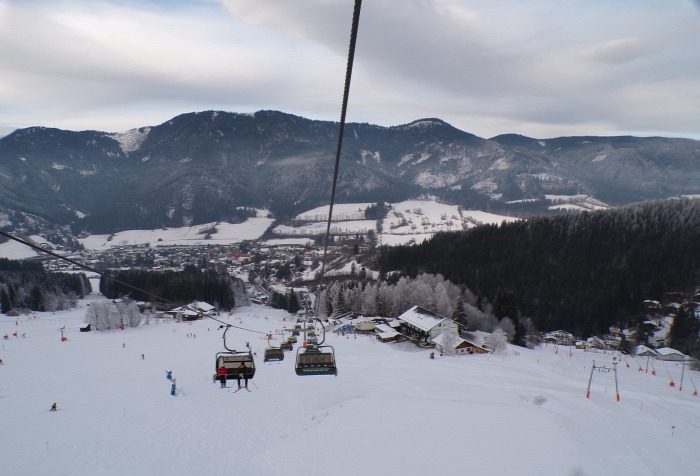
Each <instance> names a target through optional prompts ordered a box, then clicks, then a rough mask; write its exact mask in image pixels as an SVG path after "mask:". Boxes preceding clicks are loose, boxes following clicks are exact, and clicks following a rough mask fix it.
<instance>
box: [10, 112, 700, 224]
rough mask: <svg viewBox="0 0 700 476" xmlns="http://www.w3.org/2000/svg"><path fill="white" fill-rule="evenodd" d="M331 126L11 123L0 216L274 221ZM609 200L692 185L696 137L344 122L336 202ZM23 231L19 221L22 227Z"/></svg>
mask: <svg viewBox="0 0 700 476" xmlns="http://www.w3.org/2000/svg"><path fill="white" fill-rule="evenodd" d="M337 136H338V123H335V122H331V121H317V120H311V119H306V118H303V117H299V116H294V115H290V114H286V113H283V112H278V111H259V112H256V113H254V114H239V113H230V112H220V111H206V112H198V113H188V114H182V115H180V116H177V117H174V118H173V119H171V120H169V121H167V122H165V123H163V124H160V125H157V126H149V127H141V128H138V129H133V130H130V131H127V132H124V133H109V132H100V131H80V132H75V131H67V130H60V129H51V128H45V127H31V128H27V129H20V130H17V131H15V132H13V133H11V134H10V135H8V136H6V137H4V138H2V139H0V183H2V186H1V187H0V226H2V227H3V229H11V230H14V229H18V228H25V229H27V228H31V223H37V222H41V223H46V224H50V225H53V226H57V227H68V226H70V227H71V229H72V231H73V233H75V234H77V233H80V232H88V233H114V232H117V231H120V230H126V229H155V228H160V227H171V226H189V225H196V224H201V223H208V222H213V221H230V222H238V221H242V220H243V219H245V217H246V216H248V215H249V213H250V210H248V208H252V207H255V208H264V209H268V210H270V211H271V212H272V213H273V214H274V216H275V217H276V218H279V219H281V220H284V219H288V218H291V217H293V216H295V215H296V214H298V213H300V212H301V211H304V210H308V209H311V208H314V207H316V206H319V205H324V204H327V203H328V201H329V199H330V189H331V180H332V175H333V166H334V161H335V151H336V146H337ZM553 194H554V195H556V194H561V195H571V194H585V195H590V196H595V197H596V198H597V199H598V200H602V201H604V202H606V203H609V204H611V205H622V204H627V203H633V202H640V201H645V200H652V199H661V198H667V197H672V196H678V195H684V194H685V195H688V194H700V141H695V140H690V139H678V138H662V137H648V138H641V137H627V136H625V137H592V136H585V137H583V136H582V137H560V138H554V139H533V138H528V137H524V136H520V135H514V134H506V135H500V136H496V137H493V138H490V139H484V138H480V137H477V136H475V135H473V134H470V133H468V132H464V131H461V130H459V129H456V128H455V127H453V126H451V125H450V124H447V123H446V122H444V121H442V120H440V119H421V120H417V121H414V122H412V123H410V124H405V125H400V126H394V127H382V126H377V125H371V124H364V123H362V124H360V123H350V124H346V126H345V131H344V142H343V149H342V156H341V163H340V172H339V178H338V186H337V194H336V201H337V202H338V203H342V202H379V201H387V202H396V201H400V200H404V199H408V198H415V197H418V196H421V195H430V196H433V197H437V198H438V199H440V200H442V201H445V202H448V203H454V204H458V205H461V206H464V207H470V208H474V209H481V210H485V211H494V212H506V211H507V212H509V213H515V214H518V213H520V214H523V215H526V214H533V213H542V212H546V210H547V206H546V203H545V201H544V200H543V199H544V196H545V195H553ZM25 231H26V230H25Z"/></svg>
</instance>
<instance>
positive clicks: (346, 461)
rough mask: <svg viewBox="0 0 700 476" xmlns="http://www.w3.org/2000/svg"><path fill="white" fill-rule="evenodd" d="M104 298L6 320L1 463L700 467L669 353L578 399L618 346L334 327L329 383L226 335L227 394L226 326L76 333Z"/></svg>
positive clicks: (210, 467) (143, 469)
mask: <svg viewBox="0 0 700 476" xmlns="http://www.w3.org/2000/svg"><path fill="white" fill-rule="evenodd" d="M103 299H104V298H103V297H101V296H98V295H91V296H89V297H88V299H86V300H84V301H81V306H80V307H79V308H77V309H74V310H71V311H62V312H56V313H55V314H54V313H36V314H35V315H31V316H28V315H24V316H20V317H9V316H0V335H5V334H7V335H8V339H7V340H2V346H1V348H0V358H1V359H2V360H3V365H0V395H1V398H0V421H1V422H2V431H0V448H2V454H3V458H2V466H1V467H2V474H7V475H25V474H26V475H33V476H42V475H47V476H48V475H50V476H54V475H67V476H79V475H85V476H94V475H97V474H99V475H107V476H110V475H115V476H116V475H119V476H122V475H126V474H128V475H149V476H158V475H168V476H173V475H187V476H190V475H219V474H230V473H233V474H245V475H277V474H279V475H282V474H284V475H297V474H298V475H348V476H350V475H353V476H354V475H358V474H362V475H380V474H382V475H385V474H402V475H434V474H467V473H473V474H493V475H544V476H547V475H552V476H562V475H564V476H567V475H595V476H605V475H611V476H613V475H614V476H619V475H621V474H634V475H635V476H652V475H654V476H658V475H673V476H680V475H694V474H700V456H698V453H697V444H698V442H699V441H700V398H698V397H696V396H693V390H694V388H695V385H698V384H700V377H699V376H698V373H697V372H691V371H689V370H687V369H686V371H685V380H684V381H683V382H681V381H680V378H681V364H679V363H672V362H661V361H652V367H649V366H648V364H646V360H640V359H637V360H635V359H632V358H629V357H626V356H625V357H623V358H622V360H621V362H620V363H619V364H618V365H617V367H618V378H619V393H620V401H617V399H616V393H615V384H614V378H613V373H612V372H605V371H603V372H595V373H594V374H593V381H592V386H591V393H590V398H586V387H587V383H588V378H589V376H590V375H591V366H592V363H593V361H595V364H596V366H597V367H601V366H605V367H607V368H611V367H612V366H613V360H614V359H615V358H617V357H618V354H617V353H593V352H584V351H583V350H577V349H570V348H568V347H561V346H560V347H554V346H552V345H551V344H550V345H549V346H542V347H539V348H537V349H535V350H528V349H522V348H517V347H511V346H509V347H508V348H507V351H506V353H505V354H503V355H494V354H487V355H480V356H476V355H472V356H459V357H446V356H445V357H440V356H436V358H435V359H430V358H429V354H430V352H431V351H434V349H433V350H431V349H420V348H418V347H415V346H413V345H412V344H410V343H399V344H396V343H394V344H390V343H381V342H378V341H377V340H376V339H375V338H374V337H370V336H363V335H357V336H355V335H353V334H351V333H348V334H345V335H336V334H330V335H329V336H328V337H327V343H329V344H331V345H332V346H333V347H334V349H335V354H336V360H337V365H338V369H339V375H338V376H337V377H334V376H307V377H299V376H296V374H295V372H294V354H293V353H287V354H286V357H285V359H284V360H283V361H282V362H279V363H267V364H266V363H263V361H262V358H261V355H262V351H263V349H264V348H265V346H266V344H267V341H266V340H265V337H264V335H262V334H257V333H254V332H250V331H248V330H244V329H232V330H230V331H229V335H228V336H227V337H230V339H229V342H228V343H229V346H230V347H233V348H236V349H241V350H242V349H244V348H245V343H246V342H249V343H250V345H251V348H252V350H253V351H254V352H255V353H256V354H257V357H256V366H257V372H256V374H255V377H254V378H253V380H251V382H250V385H249V390H250V391H246V390H245V389H243V390H241V391H237V392H235V393H234V390H236V388H228V389H222V388H220V386H219V384H218V383H214V382H213V381H212V375H213V374H214V372H215V369H214V367H215V363H214V359H215V354H216V353H217V352H218V351H221V350H223V343H222V339H221V337H222V331H221V330H219V329H218V327H219V322H216V321H214V320H211V319H204V320H200V321H195V322H192V323H184V322H175V321H173V320H170V319H156V320H155V321H151V322H150V324H149V325H145V324H144V325H142V326H141V327H138V328H126V329H125V330H112V331H100V332H97V331H92V332H80V331H79V327H81V326H84V316H85V313H86V310H87V306H88V303H89V302H90V301H95V300H103ZM218 319H220V320H222V321H224V322H227V323H230V324H233V325H236V326H240V327H242V328H245V329H250V330H255V331H260V332H263V333H268V332H273V333H274V332H276V331H279V330H280V329H282V328H284V327H291V326H293V324H294V320H293V317H291V316H289V315H288V314H287V313H286V312H284V311H280V310H274V309H271V308H269V307H264V306H251V307H244V308H240V309H236V310H235V312H234V313H233V314H231V315H229V314H228V313H225V314H222V315H220V316H219V317H218ZM61 331H62V332H63V335H64V336H65V337H66V338H67V340H65V341H62V340H61ZM14 334H17V336H15V335H14ZM274 343H279V340H275V341H274ZM628 365H629V366H628ZM651 368H653V369H654V373H655V375H653V374H652V372H651ZM166 370H170V371H172V375H173V377H175V380H176V386H177V389H178V390H177V392H176V395H174V396H173V395H171V382H170V381H169V380H166ZM645 370H647V371H645ZM671 380H673V381H674V386H673V387H671V386H669V383H670V381H671ZM681 383H682V385H681ZM234 387H235V383H234ZM54 402H56V403H57V406H58V408H59V410H58V411H56V412H52V411H49V409H50V407H51V405H52V404H53V403H54Z"/></svg>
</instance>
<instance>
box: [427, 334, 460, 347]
mask: <svg viewBox="0 0 700 476" xmlns="http://www.w3.org/2000/svg"><path fill="white" fill-rule="evenodd" d="M448 334H449V333H448V332H443V333H442V334H440V335H439V336H437V337H435V338H434V339H433V342H434V343H435V344H437V345H439V346H440V347H446V346H445V341H446V340H449V339H452V342H448V343H449V344H450V345H451V346H452V347H453V348H456V347H457V346H458V345H460V344H461V343H463V342H465V340H464V339H462V338H461V337H459V336H457V335H454V334H453V335H451V336H450V335H448Z"/></svg>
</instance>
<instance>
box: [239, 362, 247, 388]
mask: <svg viewBox="0 0 700 476" xmlns="http://www.w3.org/2000/svg"><path fill="white" fill-rule="evenodd" d="M245 371H246V366H245V362H241V365H239V366H238V388H241V379H244V380H245V388H248V375H247V374H245V373H244V372H245Z"/></svg>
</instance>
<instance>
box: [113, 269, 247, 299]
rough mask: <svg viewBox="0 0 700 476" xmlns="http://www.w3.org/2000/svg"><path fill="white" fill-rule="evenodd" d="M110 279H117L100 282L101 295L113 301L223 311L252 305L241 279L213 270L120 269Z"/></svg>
mask: <svg viewBox="0 0 700 476" xmlns="http://www.w3.org/2000/svg"><path fill="white" fill-rule="evenodd" d="M109 276H111V277H112V278H114V279H105V278H104V277H103V278H102V279H100V292H101V293H102V294H104V295H105V296H106V297H108V298H110V299H116V298H123V297H125V296H128V297H130V298H131V299H134V300H136V301H146V302H153V301H160V302H159V304H164V303H165V301H167V302H169V303H171V304H172V303H175V304H177V305H184V304H188V303H190V302H192V301H195V300H198V301H206V302H208V303H209V304H212V305H214V306H216V307H218V308H219V309H224V310H231V309H233V308H234V307H235V306H245V305H248V304H250V302H249V301H248V297H247V295H246V291H245V285H244V284H243V282H242V281H241V280H240V279H238V278H234V277H232V276H230V275H229V274H222V273H217V272H215V271H211V270H209V271H200V270H199V269H197V268H194V267H186V268H185V270H184V271H144V270H121V271H117V272H111V273H109ZM122 283H128V284H129V286H126V285H125V284H122ZM132 286H133V287H132ZM136 288H138V289H136Z"/></svg>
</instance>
